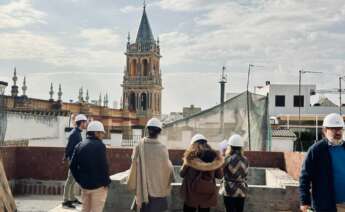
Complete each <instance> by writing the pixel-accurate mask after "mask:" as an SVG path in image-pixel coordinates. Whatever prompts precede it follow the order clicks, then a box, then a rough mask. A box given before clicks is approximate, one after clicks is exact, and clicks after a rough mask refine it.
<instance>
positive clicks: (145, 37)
mask: <svg viewBox="0 0 345 212" xmlns="http://www.w3.org/2000/svg"><path fill="white" fill-rule="evenodd" d="M154 42H155V39H154V37H153V33H152V30H151V27H150V23H149V19H148V18H147V15H146V9H145V7H144V12H143V16H142V17H141V21H140V26H139V30H138V34H137V39H136V43H154Z"/></svg>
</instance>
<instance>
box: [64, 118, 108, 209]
mask: <svg viewBox="0 0 345 212" xmlns="http://www.w3.org/2000/svg"><path fill="white" fill-rule="evenodd" d="M86 135H87V139H86V140H85V141H83V142H81V143H79V144H78V145H77V146H76V148H75V151H74V154H73V157H72V161H71V165H70V169H71V172H72V174H73V176H74V178H75V180H76V181H77V182H78V184H79V185H80V186H81V187H82V202H83V207H82V212H91V211H92V212H101V211H103V207H104V204H105V201H106V198H107V194H108V185H109V184H110V183H111V181H110V178H109V171H108V170H109V168H108V162H107V157H106V147H105V145H104V143H103V142H102V139H103V137H104V127H103V124H102V123H101V122H99V121H92V122H90V124H89V125H88V127H87V134H86Z"/></svg>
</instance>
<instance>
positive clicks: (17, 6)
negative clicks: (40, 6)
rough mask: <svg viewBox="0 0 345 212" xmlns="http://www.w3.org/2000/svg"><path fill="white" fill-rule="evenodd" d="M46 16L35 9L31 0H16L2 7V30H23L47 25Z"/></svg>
mask: <svg viewBox="0 0 345 212" xmlns="http://www.w3.org/2000/svg"><path fill="white" fill-rule="evenodd" d="M45 16H46V14H45V13H44V12H42V11H39V10H36V9H34V8H33V6H32V3H31V0H14V1H10V2H9V3H8V4H5V5H0V29H9V28H21V27H24V26H27V25H30V24H36V23H41V24H42V23H45V21H44V17H45Z"/></svg>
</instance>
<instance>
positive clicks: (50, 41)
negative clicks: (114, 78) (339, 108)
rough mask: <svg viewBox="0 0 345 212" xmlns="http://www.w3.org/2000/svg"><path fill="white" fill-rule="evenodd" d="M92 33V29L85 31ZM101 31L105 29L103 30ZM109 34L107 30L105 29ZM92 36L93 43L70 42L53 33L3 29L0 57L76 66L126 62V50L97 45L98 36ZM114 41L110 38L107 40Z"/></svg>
mask: <svg viewBox="0 0 345 212" xmlns="http://www.w3.org/2000/svg"><path fill="white" fill-rule="evenodd" d="M86 34H87V35H90V37H89V38H90V39H91V38H92V37H93V35H95V34H96V38H97V39H99V38H98V37H97V33H95V34H93V33H89V34H88V33H86ZM100 34H102V33H100ZM105 35H107V33H105ZM96 38H95V39H91V41H90V46H87V45H86V47H81V46H67V45H65V44H64V43H63V42H62V41H61V40H60V39H58V38H55V37H53V36H47V35H46V36H43V35H37V34H34V33H32V32H28V31H24V30H22V31H17V32H7V33H0V46H1V48H2V51H0V59H2V60H27V61H30V60H33V61H41V62H46V63H48V64H52V65H54V66H66V65H69V66H77V67H82V68H84V67H95V68H97V67H109V66H110V67H114V66H116V67H120V66H123V64H122V61H123V58H124V56H123V54H122V52H121V51H116V50H114V49H111V50H109V49H103V48H94V46H93V45H96V44H97V42H99V40H97V39H96ZM105 42H111V41H105Z"/></svg>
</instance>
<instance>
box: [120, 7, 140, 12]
mask: <svg viewBox="0 0 345 212" xmlns="http://www.w3.org/2000/svg"><path fill="white" fill-rule="evenodd" d="M141 10H142V7H134V6H132V5H127V6H125V7H123V8H121V9H120V11H121V12H122V13H132V12H138V11H141Z"/></svg>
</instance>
